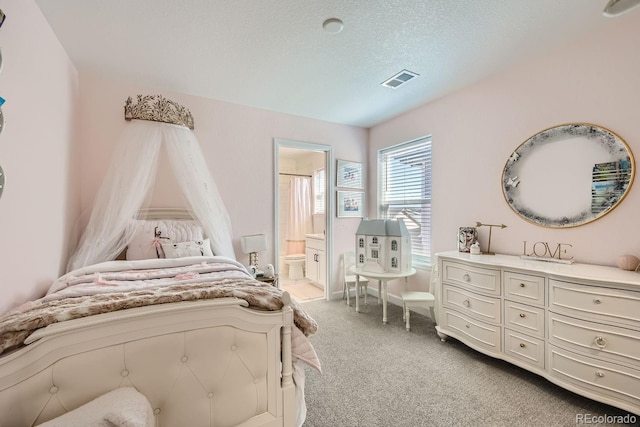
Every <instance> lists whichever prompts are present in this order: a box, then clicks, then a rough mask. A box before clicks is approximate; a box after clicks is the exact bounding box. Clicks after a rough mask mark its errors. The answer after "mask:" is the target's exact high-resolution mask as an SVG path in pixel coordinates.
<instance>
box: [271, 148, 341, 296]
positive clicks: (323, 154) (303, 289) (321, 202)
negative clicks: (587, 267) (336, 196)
mask: <svg viewBox="0 0 640 427" xmlns="http://www.w3.org/2000/svg"><path fill="white" fill-rule="evenodd" d="M274 146H275V155H274V157H275V162H274V164H275V183H274V188H275V192H274V193H275V200H274V206H275V210H276V212H275V218H276V224H275V230H276V233H275V234H276V239H275V240H276V242H275V259H276V262H277V264H278V265H277V271H278V283H279V286H280V288H282V289H284V290H286V291H288V292H289V293H290V294H291V295H292V297H293V298H294V299H296V300H297V301H299V302H305V301H312V300H317V299H323V298H324V299H328V298H329V294H330V292H329V290H330V288H331V287H330V277H331V275H330V273H329V272H330V271H332V270H331V259H332V257H331V249H330V248H331V242H330V240H331V232H330V230H331V227H332V221H331V219H332V215H331V212H333V209H334V204H333V201H332V199H331V197H329V195H330V194H331V193H330V191H329V189H330V188H331V179H330V178H331V176H332V175H331V173H332V172H331V147H330V146H327V145H321V144H312V143H306V142H300V141H290V140H283V139H276V140H275V144H274Z"/></svg>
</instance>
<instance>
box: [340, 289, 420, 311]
mask: <svg viewBox="0 0 640 427" xmlns="http://www.w3.org/2000/svg"><path fill="white" fill-rule="evenodd" d="M367 290H368V292H367V298H369V301H368V302H369V304H371V300H370V298H371V297H373V298H378V289H377V288H376V289H374V288H373V287H369V288H368V289H367ZM349 298H350V299H352V300H353V302H352V304H353V305H354V306H355V304H356V290H355V289H350V292H349ZM336 299H342V291H338V292H335V291H334V292H333V293H332V294H331V300H336ZM345 300H346V298H345ZM374 303H375V301H374ZM380 304H382V299H381V300H380ZM387 304H393V305H397V306H398V307H402V297H401V296H398V295H394V294H388V295H387ZM387 307H388V305H387ZM411 312H413V313H418V314H422V315H423V316H427V317H429V318H430V317H431V312H430V310H429V309H428V308H422V307H415V308H412V309H411Z"/></svg>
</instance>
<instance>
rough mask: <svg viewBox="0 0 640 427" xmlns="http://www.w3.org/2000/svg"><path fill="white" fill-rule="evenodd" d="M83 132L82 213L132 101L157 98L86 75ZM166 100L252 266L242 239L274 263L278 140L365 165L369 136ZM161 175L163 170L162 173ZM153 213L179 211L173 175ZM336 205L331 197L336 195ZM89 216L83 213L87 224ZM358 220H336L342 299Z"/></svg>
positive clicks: (164, 178) (231, 107)
mask: <svg viewBox="0 0 640 427" xmlns="http://www.w3.org/2000/svg"><path fill="white" fill-rule="evenodd" d="M80 88H81V94H80V97H81V102H80V105H81V110H82V132H81V135H82V136H81V140H82V147H81V158H82V170H81V174H82V189H81V194H82V198H81V199H82V209H83V210H85V211H86V212H88V210H89V209H90V207H91V204H92V202H93V195H94V194H95V192H96V190H97V189H98V188H99V185H100V183H101V180H102V177H103V176H104V174H105V172H106V169H107V167H108V164H109V161H110V158H111V153H112V151H113V147H114V143H115V141H116V140H117V138H118V136H119V135H120V132H121V131H122V129H123V128H124V127H125V126H126V125H127V122H126V121H125V120H124V116H123V106H124V103H125V100H126V98H127V97H128V96H132V97H133V98H135V97H136V96H137V95H138V94H156V93H158V92H159V91H158V90H157V89H153V88H148V87H140V86H136V85H132V84H128V83H126V82H122V81H117V80H114V79H110V78H106V77H103V76H98V75H88V74H81V75H80ZM161 94H162V95H163V96H165V97H167V98H169V99H172V100H174V101H176V102H178V103H180V104H182V105H184V106H185V107H186V108H188V109H189V110H190V111H191V113H192V114H193V116H194V120H195V130H194V133H195V135H196V137H197V138H198V141H199V142H200V144H201V146H202V150H203V152H204V155H205V157H206V159H207V162H208V164H209V168H210V170H211V173H212V175H213V177H214V179H215V181H216V183H217V185H218V189H219V191H220V194H221V196H222V198H223V200H224V201H225V204H226V206H227V210H228V211H229V214H230V216H231V221H232V227H233V235H234V247H235V251H236V256H237V258H238V259H239V260H240V261H241V262H245V263H246V259H245V258H246V255H245V254H243V253H242V252H241V250H240V243H239V238H240V237H241V236H243V235H247V234H256V233H266V235H267V242H268V245H269V246H270V249H269V251H268V252H267V253H261V254H260V261H261V263H263V264H266V263H271V264H274V265H277V263H276V262H275V261H274V250H273V249H272V248H273V246H274V245H275V241H274V224H275V219H274V210H275V208H274V200H273V198H274V188H273V185H274V159H273V152H274V138H278V139H287V140H295V141H302V142H311V143H317V144H324V145H329V146H332V147H333V154H334V157H335V158H340V159H348V160H353V161H360V162H365V161H366V159H367V136H368V131H367V130H366V129H362V128H357V127H351V126H344V125H338V124H333V123H328V122H322V121H318V120H310V119H305V118H301V117H296V116H291V115H286V114H280V113H275V112H270V111H266V110H260V109H256V108H249V107H245V106H241V105H236V104H230V103H226V102H221V101H215V100H211V99H206V98H200V97H194V96H188V95H183V94H177V93H168V92H166V91H162V92H161ZM161 170H162V168H161ZM154 194H155V196H154V197H155V201H154V202H153V204H154V205H157V206H160V205H164V206H167V205H169V206H175V205H181V203H182V196H181V194H180V190H179V189H178V188H177V186H175V185H174V183H173V181H172V175H171V173H170V171H169V172H167V173H164V174H162V173H161V174H160V176H159V177H158V181H157V183H156V188H155V190H154ZM331 197H333V195H331ZM87 215H88V213H85V215H84V218H85V220H86V217H87ZM357 226H358V220H354V219H337V218H336V219H335V222H334V231H335V233H334V236H335V240H334V247H333V257H334V261H333V262H334V267H335V268H334V270H335V271H336V273H334V275H333V276H334V280H333V289H334V290H335V291H341V289H342V288H341V286H342V284H341V283H342V282H341V281H340V280H339V279H338V276H337V274H338V273H337V269H338V265H339V264H338V259H339V254H340V253H341V252H344V251H345V250H348V249H350V248H351V247H352V246H353V238H352V237H353V235H354V233H355V230H356V228H357Z"/></svg>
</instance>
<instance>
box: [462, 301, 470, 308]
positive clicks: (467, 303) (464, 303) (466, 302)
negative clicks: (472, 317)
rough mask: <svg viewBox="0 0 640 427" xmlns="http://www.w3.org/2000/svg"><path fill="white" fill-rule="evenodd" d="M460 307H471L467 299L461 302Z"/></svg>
mask: <svg viewBox="0 0 640 427" xmlns="http://www.w3.org/2000/svg"><path fill="white" fill-rule="evenodd" d="M462 305H464V306H465V307H469V306H470V305H471V302H470V301H469V300H468V299H466V300H464V301H462Z"/></svg>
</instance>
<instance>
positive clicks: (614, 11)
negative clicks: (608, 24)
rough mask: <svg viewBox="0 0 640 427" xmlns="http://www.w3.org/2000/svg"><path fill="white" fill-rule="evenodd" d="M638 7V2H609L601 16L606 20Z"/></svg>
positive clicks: (617, 0)
mask: <svg viewBox="0 0 640 427" xmlns="http://www.w3.org/2000/svg"><path fill="white" fill-rule="evenodd" d="M638 5H640V0H609V2H608V3H607V5H606V6H605V8H604V11H603V12H602V14H603V15H604V16H606V17H608V18H612V17H614V16H618V15H622V14H623V13H625V12H628V11H629V10H631V9H633V8H634V7H636V6H638Z"/></svg>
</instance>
